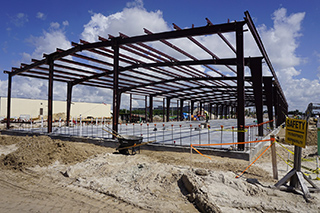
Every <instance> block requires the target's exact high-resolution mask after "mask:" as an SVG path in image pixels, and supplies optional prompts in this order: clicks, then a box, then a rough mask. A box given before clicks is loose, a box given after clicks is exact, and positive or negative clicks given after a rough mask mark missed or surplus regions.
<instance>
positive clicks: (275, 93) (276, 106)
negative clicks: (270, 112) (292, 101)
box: [273, 86, 280, 127]
mask: <svg viewBox="0 0 320 213" xmlns="http://www.w3.org/2000/svg"><path fill="white" fill-rule="evenodd" d="M273 104H274V115H275V118H276V122H275V124H276V127H278V126H280V124H279V119H280V118H279V113H280V110H279V99H278V91H277V87H275V86H274V87H273Z"/></svg>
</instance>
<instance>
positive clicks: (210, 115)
mask: <svg viewBox="0 0 320 213" xmlns="http://www.w3.org/2000/svg"><path fill="white" fill-rule="evenodd" d="M209 118H210V120H211V119H212V103H209Z"/></svg>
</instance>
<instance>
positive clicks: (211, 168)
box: [0, 135, 320, 212]
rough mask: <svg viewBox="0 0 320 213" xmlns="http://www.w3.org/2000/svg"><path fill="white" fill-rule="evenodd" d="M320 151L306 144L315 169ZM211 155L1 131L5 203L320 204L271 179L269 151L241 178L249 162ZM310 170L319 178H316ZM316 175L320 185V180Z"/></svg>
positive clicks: (85, 207)
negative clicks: (132, 150) (122, 150)
mask: <svg viewBox="0 0 320 213" xmlns="http://www.w3.org/2000/svg"><path fill="white" fill-rule="evenodd" d="M286 147H287V148H288V149H291V150H292V148H293V147H292V146H286ZM277 153H278V154H279V155H280V156H282V157H283V158H285V159H287V158H288V156H287V155H288V154H287V153H288V152H287V151H286V150H285V149H284V148H282V147H280V146H278V145H277ZM314 153H316V147H315V146H308V147H307V148H306V149H305V150H304V154H303V155H304V157H305V160H303V165H305V166H307V167H309V168H313V169H316V166H315V155H314ZM211 157H212V160H209V159H207V158H205V157H203V156H200V155H198V154H193V155H192V161H191V158H190V154H188V153H175V152H155V151H146V150H141V153H140V154H136V155H121V154H118V153H116V152H115V149H111V148H106V147H102V146H97V145H93V144H84V143H76V142H66V141H60V140H51V139H50V138H49V137H46V136H41V137H14V136H4V135H0V188H1V192H2V193H1V195H0V197H1V199H0V209H1V210H3V212H29V211H31V212H82V211H83V212H198V211H201V210H202V211H203V209H201V208H199V206H197V203H199V202H200V201H201V199H202V198H203V197H204V198H205V199H204V200H205V201H201V202H202V204H203V203H206V205H209V206H210V205H211V206H214V207H215V210H214V211H217V212H319V211H320V193H312V194H311V195H312V199H311V200H310V202H306V200H305V199H304V197H303V196H302V194H301V192H300V191H296V192H294V193H292V192H284V191H280V190H278V189H274V187H273V185H274V184H275V183H276V182H277V181H276V180H273V179H272V168H271V160H270V151H269V150H268V151H267V152H266V153H265V154H264V155H263V156H262V157H261V158H260V159H259V160H258V161H257V162H256V163H255V164H254V165H253V166H252V167H251V168H250V169H249V170H248V171H247V172H245V173H244V175H243V176H242V177H241V178H238V179H236V178H235V177H236V175H237V174H239V173H240V172H241V171H242V170H244V169H245V168H246V167H247V166H248V165H249V163H250V162H247V161H243V160H238V159H229V158H221V157H215V156H211ZM290 158H291V159H293V156H291V157H290ZM277 160H278V170H279V177H280V178H281V177H283V176H284V175H285V174H286V173H287V165H286V164H285V163H284V162H283V161H282V160H281V159H280V158H278V159H277ZM289 169H290V168H289ZM306 172H308V173H310V174H311V178H313V179H315V178H316V177H317V176H316V174H313V173H311V172H310V171H306ZM183 176H185V177H186V176H187V177H188V178H189V181H191V182H192V181H194V182H196V183H197V184H196V185H197V187H196V188H197V189H193V192H190V191H189V190H188V186H187V185H186V183H185V181H184V180H183V178H182V177H183ZM313 181H314V182H315V183H316V184H317V185H320V181H318V180H313ZM199 194H201V195H202V197H201V199H200V198H199V199H200V201H199V199H198V200H197V196H198V195H199ZM198 201H199V202H198ZM201 202H200V203H201ZM207 211H209V210H208V208H207ZM210 211H213V210H212V209H211V210H210Z"/></svg>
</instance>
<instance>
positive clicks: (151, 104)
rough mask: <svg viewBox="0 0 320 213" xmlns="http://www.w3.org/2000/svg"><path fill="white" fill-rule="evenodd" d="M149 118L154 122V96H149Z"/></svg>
mask: <svg viewBox="0 0 320 213" xmlns="http://www.w3.org/2000/svg"><path fill="white" fill-rule="evenodd" d="M149 120H150V122H151V123H153V96H152V95H150V96H149Z"/></svg>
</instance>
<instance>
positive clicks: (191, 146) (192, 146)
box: [190, 138, 275, 178]
mask: <svg viewBox="0 0 320 213" xmlns="http://www.w3.org/2000/svg"><path fill="white" fill-rule="evenodd" d="M267 141H272V143H271V144H270V145H269V146H268V147H267V148H266V149H265V150H264V151H263V152H262V153H261V154H260V155H259V156H258V157H257V158H256V159H255V160H254V161H253V162H252V163H251V164H250V165H249V166H248V167H247V168H246V169H245V170H243V172H241V173H240V175H237V176H236V178H239V177H240V176H241V175H242V174H243V173H244V172H245V171H246V170H247V169H249V168H250V166H252V165H253V164H254V163H255V162H256V161H257V160H258V159H259V158H260V157H261V156H262V155H263V154H264V153H265V152H266V151H267V150H268V149H269V148H270V147H271V145H272V144H274V143H275V139H274V138H273V139H266V140H260V141H246V142H237V143H223V145H234V144H247V143H259V142H267ZM218 145H222V144H221V143H216V144H191V145H190V148H192V149H194V150H195V151H196V152H197V153H198V154H200V155H202V156H203V157H206V158H209V159H210V160H212V159H211V158H210V157H209V156H207V155H204V154H202V153H201V152H200V151H199V150H197V149H196V148H195V147H194V146H218Z"/></svg>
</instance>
